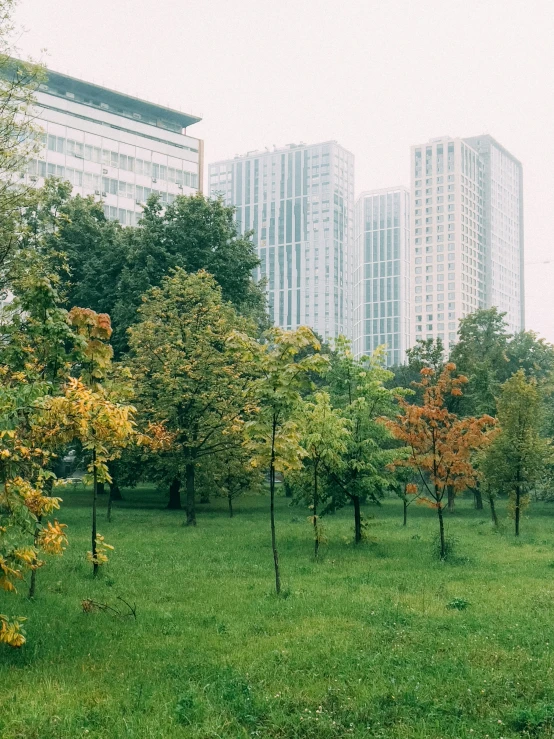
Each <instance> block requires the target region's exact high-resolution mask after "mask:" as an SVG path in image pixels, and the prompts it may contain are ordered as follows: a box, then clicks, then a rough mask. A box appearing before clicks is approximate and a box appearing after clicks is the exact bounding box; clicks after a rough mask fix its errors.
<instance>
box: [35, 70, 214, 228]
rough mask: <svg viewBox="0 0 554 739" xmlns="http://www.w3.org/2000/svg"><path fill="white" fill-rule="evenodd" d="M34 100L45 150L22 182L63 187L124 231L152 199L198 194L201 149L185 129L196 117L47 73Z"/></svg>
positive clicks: (56, 73) (200, 187) (200, 142)
mask: <svg viewBox="0 0 554 739" xmlns="http://www.w3.org/2000/svg"><path fill="white" fill-rule="evenodd" d="M35 97H36V109H37V119H38V120H37V124H38V126H40V128H41V129H42V134H41V141H42V144H43V146H42V150H41V151H40V152H39V154H38V156H37V157H36V158H34V159H32V160H31V161H30V163H29V168H28V172H27V173H26V174H25V175H24V176H25V177H26V178H27V179H28V181H30V182H32V183H36V185H37V186H40V185H42V183H43V181H44V178H45V177H49V176H55V177H60V178H62V179H64V180H68V181H69V182H70V183H71V184H72V185H73V192H74V194H80V195H95V196H97V197H98V198H99V199H101V200H102V201H103V203H104V212H105V213H106V216H107V217H108V218H110V219H112V220H118V221H120V222H121V223H122V224H123V225H135V224H136V222H137V221H138V219H139V218H140V214H141V212H142V205H143V204H144V202H145V201H146V200H147V198H148V196H149V195H150V194H151V193H159V195H160V198H161V200H162V202H163V203H169V202H172V200H173V199H174V198H175V196H176V195H179V194H193V193H196V192H198V191H199V190H201V189H202V170H203V162H202V159H203V142H202V141H201V140H199V139H196V138H193V137H191V136H189V135H188V134H187V130H186V129H187V128H188V127H189V126H191V125H192V124H194V123H196V122H198V121H199V120H200V118H197V117H196V116H191V115H187V114H185V113H181V112H179V111H175V110H171V109H169V108H163V107H161V106H159V105H155V104H153V103H149V102H146V101H144V100H139V99H137V98H134V97H131V96H129V95H124V94H122V93H118V92H114V91H112V90H108V89H106V88H104V87H100V86H98V85H95V84H91V83H89V82H83V81H81V80H77V79H74V78H73V77H68V76H67V75H63V74H59V73H58V72H52V71H47V79H46V81H45V83H44V84H41V85H40V88H39V89H38V91H37V93H36V96H35Z"/></svg>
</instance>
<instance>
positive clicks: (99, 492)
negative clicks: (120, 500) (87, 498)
mask: <svg viewBox="0 0 554 739" xmlns="http://www.w3.org/2000/svg"><path fill="white" fill-rule="evenodd" d="M96 487H97V488H98V490H97V491H96V494H97V495H106V485H105V483H103V482H97V483H96Z"/></svg>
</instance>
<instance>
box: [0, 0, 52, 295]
mask: <svg viewBox="0 0 554 739" xmlns="http://www.w3.org/2000/svg"><path fill="white" fill-rule="evenodd" d="M15 5H16V3H15V0H0V289H3V288H4V287H5V281H4V277H5V273H4V270H5V269H6V268H7V267H9V265H10V262H11V261H13V259H14V257H15V255H16V254H17V251H18V247H19V243H20V234H19V227H20V226H19V217H20V212H21V209H22V208H24V207H25V206H26V205H27V203H28V199H29V196H30V195H31V193H32V189H31V188H29V187H28V186H26V185H23V184H22V182H21V173H22V172H25V170H26V168H27V159H28V157H29V156H30V155H31V154H32V153H33V152H34V151H36V149H37V138H36V136H37V132H38V131H37V128H36V126H35V113H34V112H33V102H34V91H35V90H36V89H37V87H38V86H39V84H40V82H41V81H42V79H43V70H42V68H41V67H40V66H39V65H36V64H31V63H26V62H21V61H16V60H15V59H14V58H13V56H14V35H15V34H14V24H13V20H12V15H13V12H14V8H15Z"/></svg>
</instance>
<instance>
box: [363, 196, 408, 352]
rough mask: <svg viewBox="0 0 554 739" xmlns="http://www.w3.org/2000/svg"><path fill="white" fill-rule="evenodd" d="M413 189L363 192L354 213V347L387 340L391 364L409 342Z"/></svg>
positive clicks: (371, 348)
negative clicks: (411, 204) (410, 190)
mask: <svg viewBox="0 0 554 739" xmlns="http://www.w3.org/2000/svg"><path fill="white" fill-rule="evenodd" d="M410 297H411V296H410V194H409V191H408V189H407V188H405V187H393V188H387V189H384V190H372V191H369V192H364V193H362V194H361V195H360V197H359V198H358V200H357V201H356V207H355V215H354V278H353V324H352V333H353V350H354V354H355V356H357V357H361V356H364V355H368V354H371V353H372V352H373V351H374V350H375V349H376V348H377V347H378V346H381V345H385V347H386V352H387V355H386V356H387V364H388V365H392V364H401V363H403V362H404V360H405V357H406V349H408V348H409V346H410Z"/></svg>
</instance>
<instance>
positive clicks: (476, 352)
mask: <svg viewBox="0 0 554 739" xmlns="http://www.w3.org/2000/svg"><path fill="white" fill-rule="evenodd" d="M505 315H506V314H505V313H500V312H499V311H498V309H497V308H486V309H485V308H483V309H481V310H477V311H475V312H474V313H470V314H469V315H468V316H466V317H465V318H462V319H461V320H460V326H459V328H458V342H457V343H456V344H455V346H454V348H453V350H452V352H451V355H450V358H451V360H452V362H454V364H455V365H456V367H457V368H458V371H459V372H461V373H462V374H463V375H464V376H466V377H467V378H468V380H469V384H468V389H467V391H466V392H465V393H464V394H463V395H462V396H460V397H458V398H457V399H456V403H455V408H454V410H456V412H458V413H460V414H461V415H480V414H483V413H485V414H488V415H494V413H495V410H496V397H497V395H498V393H499V390H500V385H501V384H502V382H504V381H505V380H506V379H507V377H509V373H508V357H507V349H508V342H509V340H510V335H509V334H508V333H506V326H507V324H506V321H505V320H504V317H505Z"/></svg>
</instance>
